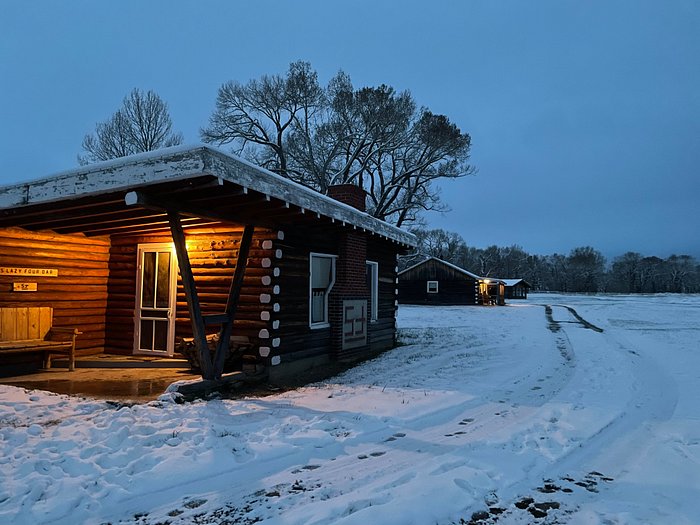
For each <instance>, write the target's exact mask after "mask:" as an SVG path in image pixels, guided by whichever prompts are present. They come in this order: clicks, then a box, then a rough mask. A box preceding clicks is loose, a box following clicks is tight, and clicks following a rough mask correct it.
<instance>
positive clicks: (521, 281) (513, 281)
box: [499, 279, 530, 287]
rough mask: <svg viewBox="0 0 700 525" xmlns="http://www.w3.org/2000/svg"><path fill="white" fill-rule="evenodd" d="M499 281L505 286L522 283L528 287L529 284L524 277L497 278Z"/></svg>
mask: <svg viewBox="0 0 700 525" xmlns="http://www.w3.org/2000/svg"><path fill="white" fill-rule="evenodd" d="M499 281H502V282H503V283H504V284H505V285H506V286H515V285H516V284H518V283H523V284H524V285H525V286H528V287H529V286H530V285H529V284H528V282H527V281H525V280H524V279H499Z"/></svg>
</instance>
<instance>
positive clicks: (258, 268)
mask: <svg viewBox="0 0 700 525" xmlns="http://www.w3.org/2000/svg"><path fill="white" fill-rule="evenodd" d="M242 233H243V228H242V227H221V228H215V229H211V228H209V229H200V230H185V236H186V238H187V251H188V254H189V257H190V263H191V265H192V272H193V274H194V279H195V284H196V286H197V292H198V295H199V300H200V304H201V307H202V313H203V314H205V315H207V314H221V313H224V311H225V309H226V300H227V299H228V294H229V288H230V285H231V280H232V279H233V274H234V271H235V268H236V261H237V257H238V247H239V244H240V239H241V235H242ZM272 235H273V233H272V232H271V231H270V230H263V229H256V231H255V234H254V236H253V242H252V244H251V248H250V253H249V258H248V266H247V268H246V273H245V279H244V281H243V289H242V290H241V296H240V300H239V306H238V310H237V313H236V319H235V322H234V327H233V335H245V336H248V337H249V338H250V339H251V342H252V343H253V344H254V345H255V346H256V347H257V346H259V345H260V344H261V343H260V337H259V336H260V332H261V330H263V329H266V328H267V322H266V321H264V320H263V319H262V318H261V317H262V316H261V315H260V313H261V311H265V310H269V309H270V308H271V306H270V304H269V301H267V302H263V303H261V300H262V301H265V300H266V297H267V296H269V295H270V293H271V279H270V276H269V274H270V273H271V269H270V267H271V254H272V250H271V242H270V240H271V236H272ZM170 242H172V238H171V237H170V235H138V236H113V237H112V246H111V249H110V253H109V281H108V291H109V294H108V299H107V317H108V319H109V323H108V326H107V332H106V336H107V351H109V352H113V353H120V354H131V353H132V352H133V346H134V311H135V308H136V279H137V274H136V269H137V260H136V259H137V252H138V245H139V244H149V243H170ZM265 283H267V284H265ZM219 329H220V327H219V326H218V325H212V326H209V327H208V333H216V332H218V331H219ZM175 333H176V337H192V325H191V323H190V319H189V312H188V310H187V301H186V299H185V293H184V290H183V288H182V281H181V280H180V278H179V276H178V285H177V313H176V325H175Z"/></svg>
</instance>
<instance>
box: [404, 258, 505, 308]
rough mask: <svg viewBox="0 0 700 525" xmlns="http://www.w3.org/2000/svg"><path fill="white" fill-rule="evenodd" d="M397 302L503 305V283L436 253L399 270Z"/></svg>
mask: <svg viewBox="0 0 700 525" xmlns="http://www.w3.org/2000/svg"><path fill="white" fill-rule="evenodd" d="M398 279H399V303H400V304H434V305H468V304H480V305H492V304H495V305H501V306H502V305H504V304H505V299H504V283H503V282H502V281H501V280H500V279H493V278H488V277H480V276H478V275H476V274H473V273H471V272H469V271H467V270H465V269H463V268H460V267H459V266H456V265H454V264H452V263H449V262H447V261H443V260H442V259H438V258H437V257H428V258H427V259H425V260H423V261H421V262H419V263H417V264H414V265H413V266H410V267H409V268H406V269H405V270H403V271H401V272H399V274H398Z"/></svg>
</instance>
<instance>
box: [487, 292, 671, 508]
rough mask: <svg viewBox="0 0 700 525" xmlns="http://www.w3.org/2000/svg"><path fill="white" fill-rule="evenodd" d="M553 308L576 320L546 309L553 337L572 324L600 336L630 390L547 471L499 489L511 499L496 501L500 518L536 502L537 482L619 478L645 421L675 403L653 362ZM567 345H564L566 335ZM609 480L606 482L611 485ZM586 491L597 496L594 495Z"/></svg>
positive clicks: (667, 381) (634, 454) (665, 414)
mask: <svg viewBox="0 0 700 525" xmlns="http://www.w3.org/2000/svg"><path fill="white" fill-rule="evenodd" d="M554 306H555V307H558V308H563V309H565V310H566V311H567V312H568V313H569V314H570V315H571V316H573V317H574V318H575V321H569V320H565V321H562V320H555V319H554V315H553V313H554V312H553V310H552V308H551V306H549V305H546V306H545V309H546V314H547V320H548V327H549V328H550V330H551V331H552V332H553V333H555V334H564V335H565V336H567V331H572V330H575V329H576V328H575V326H576V324H579V325H580V326H582V327H583V328H588V329H590V330H593V331H594V332H597V333H599V334H601V337H602V339H603V341H604V345H601V346H604V347H605V348H606V349H607V350H609V351H612V352H614V353H615V355H616V357H617V358H620V359H623V360H624V363H625V366H627V368H628V370H629V371H630V372H631V374H632V377H633V380H634V382H633V384H632V388H631V390H630V391H629V392H627V394H628V398H627V400H626V402H625V404H624V406H623V407H622V409H621V410H620V411H619V412H618V413H617V414H615V416H614V417H613V418H612V419H610V420H609V421H608V422H607V423H605V424H603V425H602V426H601V427H600V428H599V429H598V430H597V431H596V432H594V433H593V434H591V435H590V436H588V437H587V438H586V439H585V440H584V441H581V442H579V443H578V446H577V447H573V448H571V449H570V450H568V451H566V452H564V454H562V455H561V457H559V458H557V459H556V460H555V461H554V462H553V463H552V464H551V465H549V466H547V467H546V468H544V469H539V470H538V471H533V472H531V473H530V476H529V477H528V478H527V479H524V480H522V481H520V482H517V483H515V484H513V485H511V486H510V487H502V490H501V493H502V494H505V493H510V494H511V497H510V498H506V499H504V500H502V501H500V502H499V505H503V503H504V502H506V503H507V504H506V506H507V507H508V508H509V509H510V510H509V511H508V512H507V513H506V514H505V515H504V516H503V517H507V516H512V517H513V518H515V514H517V512H518V511H517V510H514V509H512V505H513V504H514V502H515V500H518V499H522V498H523V496H525V497H531V496H535V497H536V492H537V491H538V490H540V489H537V488H535V486H536V485H537V484H538V483H540V484H541V483H543V482H547V481H551V480H552V479H560V480H568V479H571V476H574V477H576V476H578V477H581V476H586V472H597V471H602V472H606V473H608V474H610V475H611V476H613V478H617V477H619V476H620V474H623V473H624V471H625V467H626V465H629V464H630V463H633V462H635V461H636V460H637V456H638V451H639V450H640V449H642V448H643V447H644V443H643V442H641V440H642V439H643V436H644V434H645V432H646V431H647V429H646V428H645V424H646V423H647V422H649V421H655V420H665V419H668V418H670V417H671V416H672V414H673V411H674V409H675V406H676V404H677V402H678V393H677V388H676V387H675V384H674V381H673V379H672V378H671V377H670V376H669V375H668V374H666V373H665V372H663V370H662V369H661V368H660V367H659V366H658V364H657V363H656V362H655V361H654V360H653V359H649V358H646V357H644V356H643V355H642V354H641V353H640V352H638V351H637V350H636V349H635V348H633V347H632V345H631V344H629V342H626V341H623V340H621V338H619V337H616V336H614V335H612V334H611V333H610V332H605V333H604V330H603V329H601V328H599V327H597V326H595V325H593V324H592V323H589V322H588V321H586V320H585V319H583V318H582V317H581V316H580V315H579V314H578V313H577V312H576V311H575V310H574V309H573V308H571V307H568V306H564V305H554ZM564 323H572V324H573V325H574V326H573V327H571V328H570V327H565V326H564ZM570 326H571V325H570ZM574 333H575V332H573V331H572V332H571V335H572V338H573V339H574V340H576V339H577V337H573V336H574ZM567 340H569V337H568V336H567ZM589 347H590V345H589ZM572 348H573V345H572ZM588 372H590V370H588ZM608 372H610V371H608ZM605 377H606V376H600V377H599V378H598V380H599V382H601V383H602V382H604V381H605ZM608 377H609V380H610V381H613V382H614V381H615V374H614V373H611V374H610V375H609V376H608ZM613 478H605V479H606V480H609V481H613ZM545 485H546V483H545ZM611 487H614V484H613V485H610V486H608V485H607V484H606V485H603V486H600V487H599V488H600V490H610V489H611ZM590 492H593V493H597V492H598V490H597V489H596V490H593V491H590ZM540 495H541V494H540ZM595 497H596V496H595V495H594V494H590V495H589V497H588V499H589V500H591V501H594V500H595ZM579 500H580V498H579ZM565 501H566V499H565V498H564V499H562V502H565ZM562 510H568V512H567V513H568V514H570V513H571V512H572V510H571V508H569V509H564V508H563V507H562ZM555 519H556V518H555Z"/></svg>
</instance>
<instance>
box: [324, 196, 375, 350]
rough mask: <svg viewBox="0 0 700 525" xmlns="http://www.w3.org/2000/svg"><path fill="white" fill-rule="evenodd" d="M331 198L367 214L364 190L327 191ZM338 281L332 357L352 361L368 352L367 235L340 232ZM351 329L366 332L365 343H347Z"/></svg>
mask: <svg viewBox="0 0 700 525" xmlns="http://www.w3.org/2000/svg"><path fill="white" fill-rule="evenodd" d="M328 196H329V197H331V198H333V199H335V200H337V201H340V202H343V203H345V204H348V205H350V206H352V207H353V208H356V209H358V210H360V211H365V210H366V207H365V200H366V198H367V193H366V192H365V190H363V189H362V188H360V187H359V186H355V185H354V184H339V185H337V186H331V187H329V188H328ZM337 239H338V260H337V263H336V281H335V285H334V286H333V290H331V295H330V301H329V316H330V322H331V346H332V348H333V356H334V357H335V359H339V360H353V359H356V358H357V357H359V356H360V355H362V354H363V353H365V352H366V351H367V350H368V348H369V343H370V341H369V337H368V336H369V333H368V332H369V302H370V301H369V300H370V297H369V290H368V288H367V278H366V273H365V272H366V267H365V264H366V260H367V234H366V233H365V232H361V231H360V230H357V231H355V230H350V229H345V230H343V231H339V232H338V235H337ZM348 329H349V330H350V331H351V332H352V331H353V329H355V330H359V331H364V333H365V337H366V340H365V342H364V343H352V344H349V343H348V342H347V339H346V336H345V335H344V332H347V331H348Z"/></svg>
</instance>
